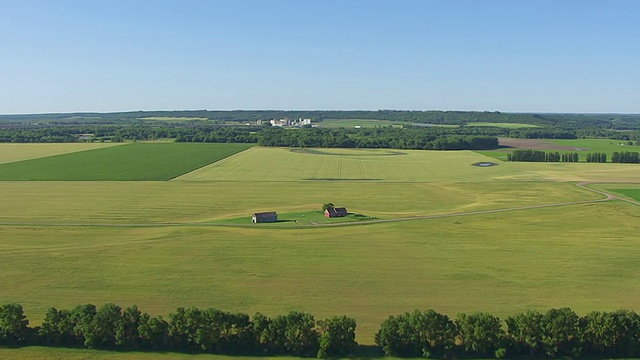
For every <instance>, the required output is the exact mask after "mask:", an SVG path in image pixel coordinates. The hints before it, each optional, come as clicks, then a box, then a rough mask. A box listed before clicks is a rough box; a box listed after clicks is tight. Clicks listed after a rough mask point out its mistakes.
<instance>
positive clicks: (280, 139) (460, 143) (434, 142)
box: [258, 127, 498, 150]
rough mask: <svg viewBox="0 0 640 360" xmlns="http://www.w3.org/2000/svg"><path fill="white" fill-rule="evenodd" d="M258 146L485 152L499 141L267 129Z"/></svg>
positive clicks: (433, 132) (396, 132) (425, 131)
mask: <svg viewBox="0 0 640 360" xmlns="http://www.w3.org/2000/svg"><path fill="white" fill-rule="evenodd" d="M258 138H259V140H258V144H259V145H261V146H289V147H334V148H393V149H422V150H485V149H496V148H498V138H497V137H495V136H485V135H458V134H456V133H455V132H453V133H449V134H448V133H447V132H445V131H442V130H441V129H434V128H406V129H405V128H403V129H398V128H392V127H384V128H372V129H366V128H365V129H323V128H304V129H299V130H297V131H290V130H287V129H282V128H267V129H264V130H262V131H261V132H260V133H259V134H258Z"/></svg>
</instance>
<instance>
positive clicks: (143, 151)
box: [0, 143, 252, 181]
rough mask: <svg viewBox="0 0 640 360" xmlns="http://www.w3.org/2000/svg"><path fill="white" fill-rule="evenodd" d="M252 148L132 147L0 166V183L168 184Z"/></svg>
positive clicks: (146, 144) (168, 145)
mask: <svg viewBox="0 0 640 360" xmlns="http://www.w3.org/2000/svg"><path fill="white" fill-rule="evenodd" d="M251 146H252V145H250V144H247V145H245V144H230V145H229V144H190V143H189V144H187V143H133V144H127V145H123V146H113V147H105V148H100V149H94V150H88V151H79V152H73V153H69V154H61V155H55V156H49V157H45V158H37V159H30V160H23V161H16V162H12V163H7V164H0V180H5V181H6V180H19V181H25V180H38V181H65V180H69V181H76V180H83V181H90V180H100V181H123V180H125V181H126V180H169V179H171V178H174V177H176V176H180V175H182V174H184V173H187V172H189V171H191V170H194V169H197V168H199V167H202V166H205V165H208V164H211V163H213V162H216V161H218V160H220V159H223V158H225V157H227V156H230V155H233V154H235V153H237V152H240V151H243V150H246V149H248V148H249V147H251Z"/></svg>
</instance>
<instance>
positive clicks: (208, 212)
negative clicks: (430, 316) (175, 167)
mask: <svg viewBox="0 0 640 360" xmlns="http://www.w3.org/2000/svg"><path fill="white" fill-rule="evenodd" d="M327 183H329V184H332V183H330V182H271V183H268V184H261V185H256V184H254V183H251V182H186V181H184V182H182V181H170V182H124V183H123V182H0V192H1V193H2V194H3V204H4V205H5V206H2V207H0V223H11V224H42V225H51V224H61V223H63V224H84V225H88V224H121V225H126V224H148V223H152V224H153V223H155V224H161V223H186V224H188V223H193V222H215V221H216V220H222V219H229V218H238V217H242V216H245V217H246V219H247V222H249V217H250V216H251V214H252V213H253V212H259V211H271V210H277V211H278V212H280V213H286V212H296V211H318V210H321V209H320V208H321V205H322V204H323V203H325V202H328V201H331V202H334V203H336V204H337V205H340V204H344V206H347V208H348V209H349V211H351V212H356V213H361V214H365V215H368V216H376V217H378V218H394V217H406V216H419V215H433V214H440V213H451V212H465V211H477V210H486V209H496V208H502V207H513V206H527V205H538V204H549V203H556V202H570V201H581V200H593V199H598V198H601V197H602V196H601V195H598V194H594V193H590V192H586V191H584V190H582V189H579V188H578V187H577V186H575V185H574V184H570V183H536V182H501V183H487V184H482V183H480V184H476V183H450V184H427V183H410V184H406V183H369V182H345V183H344V184H341V185H340V186H338V187H335V188H329V189H328V188H327ZM266 188H270V189H272V190H270V191H265V189H266ZM407 199H411V201H407Z"/></svg>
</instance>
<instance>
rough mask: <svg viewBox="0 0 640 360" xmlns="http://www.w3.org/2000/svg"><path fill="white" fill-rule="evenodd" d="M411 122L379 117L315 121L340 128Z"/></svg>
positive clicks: (394, 125)
mask: <svg viewBox="0 0 640 360" xmlns="http://www.w3.org/2000/svg"><path fill="white" fill-rule="evenodd" d="M408 124H410V123H406V122H400V121H391V120H378V119H323V120H322V121H321V122H317V123H314V125H318V126H322V127H328V128H340V127H354V126H361V127H363V128H372V127H376V126H393V127H400V126H402V125H408Z"/></svg>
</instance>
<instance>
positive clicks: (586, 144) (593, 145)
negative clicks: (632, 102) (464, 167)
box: [477, 139, 640, 162]
mask: <svg viewBox="0 0 640 360" xmlns="http://www.w3.org/2000/svg"><path fill="white" fill-rule="evenodd" d="M500 145H501V146H509V148H503V149H499V150H480V151H477V153H479V154H483V155H486V156H490V157H493V158H496V159H498V160H501V161H506V160H507V154H508V153H510V152H512V151H513V150H514V149H536V150H544V151H557V152H559V153H561V154H563V153H573V152H577V153H578V154H580V161H581V162H586V156H587V155H586V154H588V153H594V152H601V153H606V154H607V161H611V156H612V154H613V153H614V152H615V151H617V152H622V151H640V146H637V145H631V146H630V145H627V142H626V141H623V140H610V139H575V140H569V139H563V140H547V139H500Z"/></svg>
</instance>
